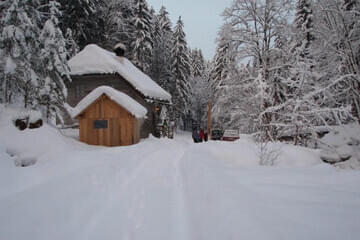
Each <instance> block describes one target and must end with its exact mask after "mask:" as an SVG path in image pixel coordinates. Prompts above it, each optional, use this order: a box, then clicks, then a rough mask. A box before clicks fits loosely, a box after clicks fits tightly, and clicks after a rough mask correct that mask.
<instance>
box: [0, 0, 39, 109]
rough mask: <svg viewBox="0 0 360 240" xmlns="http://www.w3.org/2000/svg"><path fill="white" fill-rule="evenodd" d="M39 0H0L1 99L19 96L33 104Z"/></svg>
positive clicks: (26, 102)
mask: <svg viewBox="0 0 360 240" xmlns="http://www.w3.org/2000/svg"><path fill="white" fill-rule="evenodd" d="M39 5H40V3H39V2H38V1H36V0H32V1H20V0H14V1H13V0H9V1H5V2H3V3H2V7H3V10H2V12H3V13H4V15H2V17H1V20H0V26H1V29H2V31H1V36H0V49H2V51H1V52H2V53H1V58H2V60H3V61H2V66H1V69H2V70H3V71H1V73H0V75H1V77H0V79H1V80H0V81H1V90H2V97H1V101H2V102H4V103H11V102H14V101H17V99H18V97H21V96H22V97H23V100H20V101H21V102H22V103H23V105H24V106H25V107H29V106H31V105H32V104H33V101H34V94H35V88H36V87H37V85H38V80H39V77H38V75H37V73H36V71H35V69H34V62H37V61H38V59H37V53H38V52H39V51H40V50H39V45H38V38H39V32H40V30H39V27H38V24H39V22H40V21H41V17H40V13H39V12H38V11H37V8H38V7H39Z"/></svg>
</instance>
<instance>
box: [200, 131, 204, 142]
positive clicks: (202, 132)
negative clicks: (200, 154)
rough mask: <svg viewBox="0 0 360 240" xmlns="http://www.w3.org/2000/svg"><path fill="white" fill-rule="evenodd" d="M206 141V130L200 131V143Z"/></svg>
mask: <svg viewBox="0 0 360 240" xmlns="http://www.w3.org/2000/svg"><path fill="white" fill-rule="evenodd" d="M203 140H204V129H201V130H200V142H202V141H203Z"/></svg>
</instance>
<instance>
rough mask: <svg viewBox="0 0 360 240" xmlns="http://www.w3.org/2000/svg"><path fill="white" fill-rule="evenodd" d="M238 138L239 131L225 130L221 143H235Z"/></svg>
mask: <svg viewBox="0 0 360 240" xmlns="http://www.w3.org/2000/svg"><path fill="white" fill-rule="evenodd" d="M239 138H240V134H239V130H236V129H226V130H225V131H224V134H223V136H222V137H221V140H223V141H235V140H237V139H239Z"/></svg>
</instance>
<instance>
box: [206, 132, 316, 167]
mask: <svg viewBox="0 0 360 240" xmlns="http://www.w3.org/2000/svg"><path fill="white" fill-rule="evenodd" d="M209 144H210V145H211V147H208V148H209V151H210V152H211V153H212V154H213V155H214V156H216V158H217V159H219V160H223V161H226V162H228V163H230V164H234V165H236V166H243V167H250V166H251V167H255V166H259V165H260V155H261V154H265V155H267V156H265V158H274V162H273V163H270V164H269V165H271V166H278V167H310V166H315V165H318V164H321V163H322V161H321V159H320V155H319V151H318V150H313V149H309V148H304V147H299V146H293V145H290V144H286V143H268V144H266V146H263V148H265V150H263V153H261V147H260V145H259V144H256V143H255V142H254V141H253V140H252V138H251V137H250V136H249V135H248V136H246V135H244V134H242V135H241V137H240V139H239V140H237V141H234V142H223V141H210V142H209Z"/></svg>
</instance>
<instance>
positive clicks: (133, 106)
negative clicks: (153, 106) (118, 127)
mask: <svg viewBox="0 0 360 240" xmlns="http://www.w3.org/2000/svg"><path fill="white" fill-rule="evenodd" d="M103 94H105V95H106V96H108V97H109V98H110V99H111V100H113V101H114V102H116V103H117V104H119V105H121V106H122V107H123V108H125V109H126V110H127V111H129V112H130V113H131V114H132V115H134V116H135V117H136V118H143V117H145V116H146V113H147V110H146V108H145V107H143V106H142V105H141V104H140V103H138V102H137V101H135V100H134V99H132V98H131V97H129V96H128V95H126V94H125V93H122V92H120V91H118V90H115V89H113V88H112V87H108V86H101V87H98V88H95V89H94V90H93V91H92V92H90V93H89V94H88V95H86V96H85V97H84V98H83V99H82V100H81V101H80V102H79V103H78V104H77V105H76V107H74V108H73V109H72V110H71V113H70V114H71V116H72V117H73V118H75V117H77V116H78V115H79V114H80V113H82V112H83V111H84V110H85V109H86V108H87V107H88V106H90V105H91V104H92V103H93V102H94V101H95V100H96V99H98V98H99V97H100V96H101V95H103Z"/></svg>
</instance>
